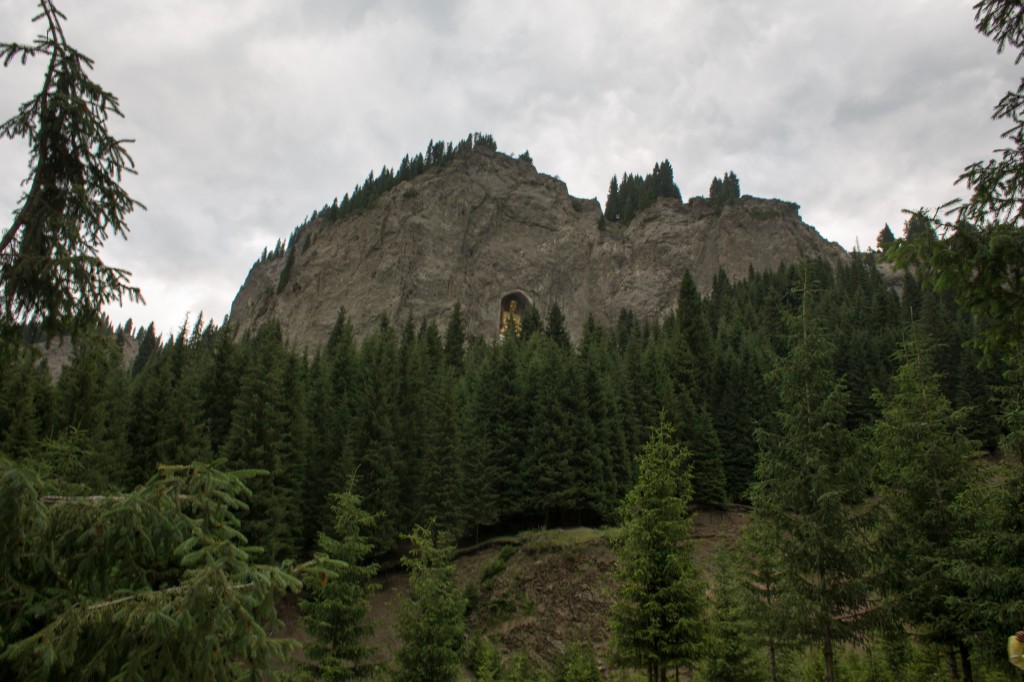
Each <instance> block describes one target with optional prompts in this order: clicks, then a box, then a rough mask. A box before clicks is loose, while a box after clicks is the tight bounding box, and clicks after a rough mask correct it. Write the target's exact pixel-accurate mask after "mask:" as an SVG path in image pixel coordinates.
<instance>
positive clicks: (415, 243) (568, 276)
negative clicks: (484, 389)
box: [230, 147, 846, 350]
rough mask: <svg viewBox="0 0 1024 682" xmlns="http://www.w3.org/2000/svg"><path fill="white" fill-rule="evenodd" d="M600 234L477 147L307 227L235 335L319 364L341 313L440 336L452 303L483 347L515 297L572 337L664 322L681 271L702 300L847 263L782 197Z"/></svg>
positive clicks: (510, 164) (584, 217)
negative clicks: (285, 347)
mask: <svg viewBox="0 0 1024 682" xmlns="http://www.w3.org/2000/svg"><path fill="white" fill-rule="evenodd" d="M602 227H603V221H602V219H601V207H600V205H599V204H598V202H597V200H595V199H589V200H584V199H577V198H574V197H571V196H570V195H569V192H568V190H567V188H566V186H565V183H563V182H562V181H561V180H559V179H558V178H555V177H551V176H548V175H543V174H541V173H538V172H537V171H536V169H535V168H534V167H533V164H532V163H531V162H530V161H528V160H523V159H518V160H517V159H513V158H511V157H509V156H506V155H504V154H501V153H497V152H493V151H490V150H488V149H486V148H479V147H478V148H476V149H474V150H473V151H472V152H471V153H467V154H464V155H461V156H459V157H457V158H455V159H454V160H452V161H451V162H450V163H448V164H447V165H445V166H443V167H440V168H435V169H432V170H429V171H427V172H426V173H424V174H423V175H420V176H418V177H416V178H414V179H412V180H410V181H407V182H402V183H400V184H399V185H398V186H396V187H395V188H393V189H392V190H391V191H389V192H388V193H386V194H384V195H383V196H381V197H380V198H379V199H378V200H377V201H376V203H375V205H374V206H373V208H371V209H369V210H366V211H364V212H362V213H360V214H358V215H353V216H349V217H347V218H344V219H341V220H338V221H335V222H327V221H322V220H318V221H314V222H312V223H311V224H310V225H308V226H307V227H306V228H305V229H304V231H303V234H301V235H300V238H298V239H296V240H295V241H294V243H293V244H292V245H291V246H290V247H289V253H288V254H287V255H286V256H285V257H279V258H272V259H269V260H264V261H260V262H257V263H256V264H255V265H254V266H253V268H252V270H251V271H250V273H249V275H248V277H247V278H246V281H245V283H244V284H243V285H242V288H241V289H240V290H239V292H238V295H237V296H236V298H235V300H234V303H233V304H232V306H231V315H230V321H231V323H232V324H234V325H235V326H236V329H237V331H238V333H240V334H243V333H245V332H246V331H248V330H251V329H253V328H254V327H256V326H258V325H260V324H262V323H264V322H266V321H268V320H270V319H273V318H276V319H277V320H278V321H279V322H280V324H281V327H282V330H283V333H284V335H285V337H286V338H287V339H289V341H290V342H292V343H293V344H295V346H296V347H298V348H300V349H310V350H312V349H315V348H317V347H319V346H321V345H322V344H323V343H324V342H325V341H326V339H327V337H328V335H329V334H330V331H331V328H332V327H333V325H334V322H335V319H336V318H337V315H338V311H339V309H340V308H342V307H344V308H345V310H346V314H347V317H348V319H349V320H350V321H351V323H352V324H353V326H354V328H355V331H356V333H357V335H360V336H363V335H365V334H366V333H368V332H369V331H371V330H372V329H374V328H375V327H376V326H377V325H378V323H379V319H380V316H381V315H382V314H383V315H385V316H386V317H387V318H389V319H390V320H391V322H393V323H394V324H396V325H398V324H403V323H404V322H405V320H406V319H409V318H412V319H413V320H415V321H419V320H423V319H433V320H436V321H437V322H438V325H439V326H441V325H443V324H444V323H445V322H446V321H447V319H448V318H449V316H450V315H451V312H452V310H453V308H454V307H455V304H456V303H461V306H462V310H463V315H464V317H465V323H466V330H467V333H469V334H472V335H479V336H482V337H484V338H488V339H490V338H495V337H496V336H497V335H498V330H499V324H500V319H501V305H502V301H503V300H505V301H507V300H509V295H510V294H515V295H517V297H518V298H519V299H520V300H523V301H525V302H526V303H528V304H530V305H534V306H537V307H538V308H539V310H540V311H541V313H542V314H543V313H544V311H546V310H547V309H548V308H549V307H550V306H551V305H552V304H555V303H557V304H558V305H559V306H560V307H561V309H562V312H563V313H564V315H565V324H566V328H567V330H568V331H569V333H570V334H571V335H572V336H573V337H574V338H575V337H578V335H579V333H580V331H581V329H582V327H583V324H584V321H585V320H586V318H587V316H588V315H589V314H591V313H592V314H594V316H595V317H596V319H597V320H598V322H600V323H603V324H606V325H610V324H613V323H614V322H615V320H616V319H617V317H618V315H619V311H620V310H621V309H622V308H630V309H632V310H633V311H634V312H635V313H636V314H637V316H638V317H639V318H641V319H646V318H654V319H656V318H660V317H663V316H664V315H666V314H668V313H669V312H670V311H671V310H672V309H673V308H674V306H675V303H676V296H677V292H678V288H679V282H680V279H681V277H682V275H683V273H684V272H685V271H686V270H687V269H689V270H690V272H691V273H692V274H693V277H694V279H695V280H696V282H697V285H698V287H700V288H701V290H702V291H705V292H706V291H708V290H709V288H710V286H711V282H712V280H713V278H714V276H715V274H716V273H717V272H718V270H719V268H724V270H725V272H726V274H727V275H728V276H729V277H730V278H731V279H737V278H742V277H745V276H746V275H747V273H748V271H749V269H750V268H753V269H754V270H756V271H762V270H767V269H775V268H777V267H778V265H779V264H780V263H783V262H795V261H798V260H800V259H802V258H806V257H812V258H815V257H817V258H825V259H828V260H830V261H836V260H838V259H842V258H845V257H846V253H845V251H843V249H842V248H841V247H840V246H839V245H837V244H835V243H832V242H828V241H826V240H824V239H823V238H822V237H821V236H820V235H819V234H818V233H817V232H816V231H815V230H814V228H812V227H810V226H808V225H806V224H805V223H804V222H803V221H802V220H801V219H800V216H799V207H798V206H797V205H796V204H793V203H789V202H785V201H780V200H776V199H759V198H755V197H749V196H745V197H742V198H741V199H740V200H739V201H737V202H735V203H733V204H731V205H727V206H725V207H724V208H723V209H721V210H719V209H717V208H715V207H714V206H712V205H711V203H710V202H709V201H708V200H706V199H703V198H700V197H697V198H694V199H691V200H690V201H689V202H687V203H685V204H684V203H682V202H680V201H678V200H673V199H659V200H658V201H657V202H656V203H655V204H654V205H653V206H651V207H650V208H648V209H647V210H645V211H643V212H642V213H640V214H639V215H637V216H636V217H635V218H634V219H633V221H632V223H631V224H630V225H629V226H627V227H625V228H622V229H620V228H619V227H618V226H617V225H616V224H614V223H613V224H610V225H608V226H607V227H604V229H602ZM289 261H291V264H290V265H287V267H288V272H287V276H286V277H285V278H284V279H282V276H281V275H282V270H283V269H284V268H285V267H286V264H288V263H289Z"/></svg>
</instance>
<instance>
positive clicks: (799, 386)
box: [751, 284, 868, 682]
mask: <svg viewBox="0 0 1024 682" xmlns="http://www.w3.org/2000/svg"><path fill="white" fill-rule="evenodd" d="M806 289H807V285H806V284H805V285H804V292H805V293H804V296H803V303H802V304H801V306H800V315H799V316H798V317H796V318H791V320H792V323H793V327H794V330H793V332H794V337H795V338H794V342H795V343H794V345H793V347H792V349H791V350H790V352H789V353H788V354H787V355H786V356H785V357H784V358H781V360H780V361H779V363H778V365H777V366H776V368H775V369H774V371H773V372H772V378H773V379H774V382H775V385H776V386H777V388H778V391H779V399H780V406H781V407H780V409H779V410H778V413H777V414H776V423H777V426H776V427H774V428H772V429H771V430H770V431H769V430H765V431H761V432H759V434H758V435H759V439H758V440H759V441H760V446H761V449H762V452H761V456H760V461H759V462H758V466H757V479H758V480H757V482H756V483H755V485H754V487H753V492H752V495H751V501H752V502H753V505H754V508H755V510H756V512H757V513H759V514H760V515H761V516H762V517H763V518H764V520H765V521H766V522H767V523H768V524H769V525H770V527H772V528H773V530H774V532H775V533H776V536H777V538H778V546H779V550H780V559H781V573H782V589H783V592H784V598H785V599H788V600H791V601H792V602H793V603H794V613H798V614H800V617H801V621H802V622H801V623H800V625H801V626H802V628H801V629H802V632H801V633H800V634H801V635H802V636H803V638H804V639H805V640H806V641H817V642H818V643H819V644H820V645H821V648H822V654H823V657H824V665H825V678H826V680H827V681H828V682H833V680H835V679H836V677H835V644H836V643H837V642H840V641H843V640H846V639H850V638H851V637H853V636H855V635H856V634H857V632H858V627H859V626H860V624H861V621H862V618H860V616H861V615H863V613H864V611H865V607H866V604H867V597H868V585H867V579H866V572H867V568H868V555H867V548H866V546H865V542H864V533H863V528H862V526H863V524H864V523H866V520H867V519H866V517H865V516H864V515H863V514H856V515H855V514H853V513H852V512H853V511H854V510H855V509H857V508H858V507H859V505H861V504H862V503H863V502H864V498H865V491H864V487H865V481H866V478H867V477H866V476H865V472H864V470H863V467H862V466H861V464H860V462H859V461H858V458H857V456H856V455H857V449H856V443H855V442H854V438H853V435H852V434H851V433H850V432H849V431H848V430H847V429H846V426H845V424H846V403H847V394H846V390H845V386H844V384H843V381H842V380H841V379H839V378H837V377H836V376H835V375H834V373H833V369H832V367H833V351H832V348H831V346H830V345H829V344H828V343H827V341H826V340H825V335H824V333H823V331H822V330H821V329H819V328H818V325H817V322H816V320H814V319H812V318H811V314H810V300H809V298H810V296H809V294H808V293H807V291H806Z"/></svg>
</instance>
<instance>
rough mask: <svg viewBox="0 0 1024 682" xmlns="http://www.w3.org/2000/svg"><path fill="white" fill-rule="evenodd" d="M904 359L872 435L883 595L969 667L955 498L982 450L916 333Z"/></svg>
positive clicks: (898, 613) (902, 618)
mask: <svg viewBox="0 0 1024 682" xmlns="http://www.w3.org/2000/svg"><path fill="white" fill-rule="evenodd" d="M915 329H917V328H915ZM900 358H901V360H902V364H901V367H900V369H899V371H898V372H897V374H896V377H895V392H894V394H893V396H892V397H891V398H882V397H881V396H880V395H879V401H880V402H881V404H882V408H883V410H882V417H881V418H880V419H879V420H878V421H877V422H875V424H874V427H873V434H872V435H873V437H872V445H873V447H874V449H875V452H876V455H875V457H876V460H877V462H878V465H877V466H878V468H879V473H880V482H881V489H880V491H879V498H880V500H881V504H882V509H883V510H884V514H883V516H882V520H881V523H880V525H879V529H878V536H879V543H880V546H881V548H882V556H883V562H882V567H883V570H882V572H881V576H882V579H883V581H882V588H883V589H882V594H883V595H884V597H885V603H886V604H887V606H888V607H889V609H890V612H891V614H892V615H893V616H894V618H895V619H896V620H897V621H899V622H902V623H904V624H906V625H907V626H909V627H910V628H912V630H913V631H914V632H915V634H917V635H918V636H919V637H920V638H922V639H924V640H925V641H928V642H932V643H935V644H938V645H940V646H942V647H943V648H944V649H950V648H955V649H956V650H957V651H958V652H960V653H961V655H962V657H963V660H962V664H963V666H964V669H965V671H966V670H969V666H970V660H969V659H970V657H969V654H968V642H969V640H970V636H971V634H972V633H971V631H970V630H969V629H965V627H969V625H970V623H971V621H972V617H971V612H972V611H973V610H974V608H975V607H974V605H973V604H972V605H971V606H970V607H969V609H970V610H969V611H967V612H963V611H962V607H963V606H965V604H964V597H965V596H966V592H967V589H968V587H967V585H966V584H965V583H964V581H963V577H962V576H958V575H956V573H955V571H954V570H953V567H954V566H955V565H956V561H955V559H956V557H957V548H958V543H959V542H960V541H961V540H962V539H963V536H964V533H965V532H966V531H967V529H968V525H967V523H965V519H964V518H963V517H961V516H960V514H959V512H958V510H957V503H958V499H959V498H961V496H962V495H963V494H964V492H965V491H966V490H967V489H968V488H969V487H970V486H971V482H972V480H973V479H974V478H975V477H976V475H977V472H976V468H975V467H976V464H975V461H974V460H975V458H976V457H977V453H976V451H975V446H974V444H972V443H971V441H970V440H968V439H967V438H966V436H964V435H963V432H962V430H961V424H960V423H961V422H962V420H963V414H962V413H957V412H954V411H953V410H952V408H951V407H950V404H949V401H948V400H947V399H946V397H945V396H943V395H942V392H941V390H940V389H939V382H938V377H937V376H936V374H935V373H934V371H933V370H932V369H931V364H930V361H929V359H928V356H927V348H926V347H925V344H924V342H923V340H922V339H921V337H920V333H919V331H917V332H916V333H915V334H914V335H913V336H912V337H911V340H910V341H909V342H907V343H905V344H904V346H903V348H902V350H901V353H900ZM965 679H966V678H965Z"/></svg>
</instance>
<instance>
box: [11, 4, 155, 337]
mask: <svg viewBox="0 0 1024 682" xmlns="http://www.w3.org/2000/svg"><path fill="white" fill-rule="evenodd" d="M64 19H65V16H64V15H63V14H62V13H61V12H60V10H58V9H57V8H56V7H54V5H53V3H52V2H51V0H40V2H39V14H38V15H37V16H36V18H35V20H36V21H42V22H44V23H45V25H46V31H45V33H43V34H42V35H39V36H37V37H36V39H35V42H33V43H32V44H31V45H20V44H17V43H0V59H2V60H3V63H4V66H9V65H10V64H11V62H12V61H15V60H20V61H21V62H23V63H24V62H26V61H27V60H28V59H29V58H32V57H36V56H37V55H43V56H45V57H47V58H48V59H49V64H48V66H47V68H46V75H45V79H44V81H43V86H42V88H41V89H40V90H39V92H38V93H36V94H35V95H34V96H33V97H32V98H31V99H30V100H28V101H27V102H25V103H23V104H22V105H21V106H20V107H19V109H18V113H17V114H15V115H14V116H13V117H11V118H10V119H8V120H7V121H5V122H4V123H2V124H0V137H7V138H10V139H13V138H16V137H24V138H27V140H28V144H29V175H28V177H27V178H26V179H25V181H24V183H23V184H24V185H25V186H26V187H28V189H27V190H26V191H25V192H24V193H23V194H22V196H21V202H20V204H19V206H18V208H17V210H16V211H15V214H14V221H13V222H12V224H11V226H10V227H9V228H7V230H6V231H5V232H4V233H3V236H2V237H0V297H2V299H3V308H2V310H0V315H2V318H0V319H2V320H3V322H4V323H6V324H19V323H33V322H34V323H38V324H39V325H40V326H41V327H42V329H43V330H44V331H45V332H46V333H47V334H48V335H54V334H57V333H59V332H60V331H62V330H64V329H65V328H67V327H72V328H74V327H75V326H77V323H78V322H81V321H83V320H94V319H95V318H97V317H98V316H99V315H100V311H101V308H102V307H103V306H104V305H105V304H107V303H110V302H113V301H121V300H122V299H123V297H125V296H127V297H128V298H129V299H130V300H137V301H141V300H142V296H141V294H140V292H139V290H138V289H137V288H135V287H133V286H130V285H129V283H128V275H129V273H128V272H127V271H125V270H122V269H119V268H114V267H110V266H108V265H106V264H105V263H104V262H103V260H102V259H101V258H100V256H99V249H100V247H101V246H102V245H103V243H104V242H105V241H106V240H107V238H108V237H109V236H110V235H111V234H113V235H115V236H121V237H125V236H127V234H128V224H127V218H128V214H130V213H131V212H132V211H133V210H134V209H136V208H139V207H141V204H140V203H139V202H138V201H136V200H135V199H132V198H131V196H129V195H128V192H127V191H125V189H124V188H123V187H122V186H121V179H122V176H123V175H124V174H125V173H133V172H134V162H133V161H132V158H131V156H129V154H128V152H127V151H126V150H125V143H126V142H127V140H121V139H118V138H116V137H114V136H113V135H111V133H110V132H109V130H108V128H107V123H108V121H109V119H110V117H111V116H121V115H122V114H121V110H120V107H119V104H118V100H117V97H115V96H114V95H113V94H111V93H110V92H108V91H107V90H104V89H103V88H102V87H101V86H100V85H98V84H97V83H95V82H94V81H93V80H92V79H91V78H90V77H89V70H90V69H91V68H92V64H93V62H92V60H91V59H89V58H88V57H86V56H85V55H83V54H82V53H81V52H79V51H78V50H76V49H75V48H73V47H71V46H70V45H68V43H67V41H66V40H65V38H64V30H63V28H62V26H61V21H62V20H64Z"/></svg>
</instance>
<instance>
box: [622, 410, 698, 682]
mask: <svg viewBox="0 0 1024 682" xmlns="http://www.w3.org/2000/svg"><path fill="white" fill-rule="evenodd" d="M639 465H640V474H639V477H638V479H637V482H636V485H634V486H633V488H632V490H630V491H629V493H628V494H627V495H626V498H625V500H623V503H622V507H621V509H620V513H621V515H622V533H621V536H620V537H619V539H618V540H617V542H616V554H617V555H618V559H619V567H618V576H619V581H620V586H619V589H618V594H617V595H616V598H615V602H614V604H613V605H612V607H611V623H610V624H611V630H612V652H613V656H614V659H615V660H616V661H617V662H618V663H619V664H621V665H624V666H628V667H632V668H640V669H642V670H645V671H646V672H647V679H648V680H649V682H660V681H662V680H666V679H668V677H667V676H668V671H669V670H670V669H672V668H677V669H678V668H679V667H685V666H690V665H692V664H693V663H695V662H696V661H697V660H698V659H699V658H700V651H701V644H702V636H703V621H704V610H705V596H704V585H703V583H702V581H701V579H700V575H699V574H698V572H697V568H696V566H695V565H694V562H693V549H692V547H691V545H690V525H691V524H690V513H689V511H688V510H687V506H688V505H689V503H690V500H691V498H692V494H693V493H692V489H691V486H690V471H689V468H690V467H689V453H687V452H686V451H685V450H683V449H682V448H681V447H680V446H678V445H676V444H674V443H673V442H672V429H671V428H670V427H669V426H668V424H667V423H666V422H665V421H664V419H662V422H661V424H660V425H659V426H658V427H657V428H655V429H653V431H652V433H651V438H650V440H649V441H648V442H647V444H646V445H644V447H643V450H642V451H641V453H640V457H639Z"/></svg>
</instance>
